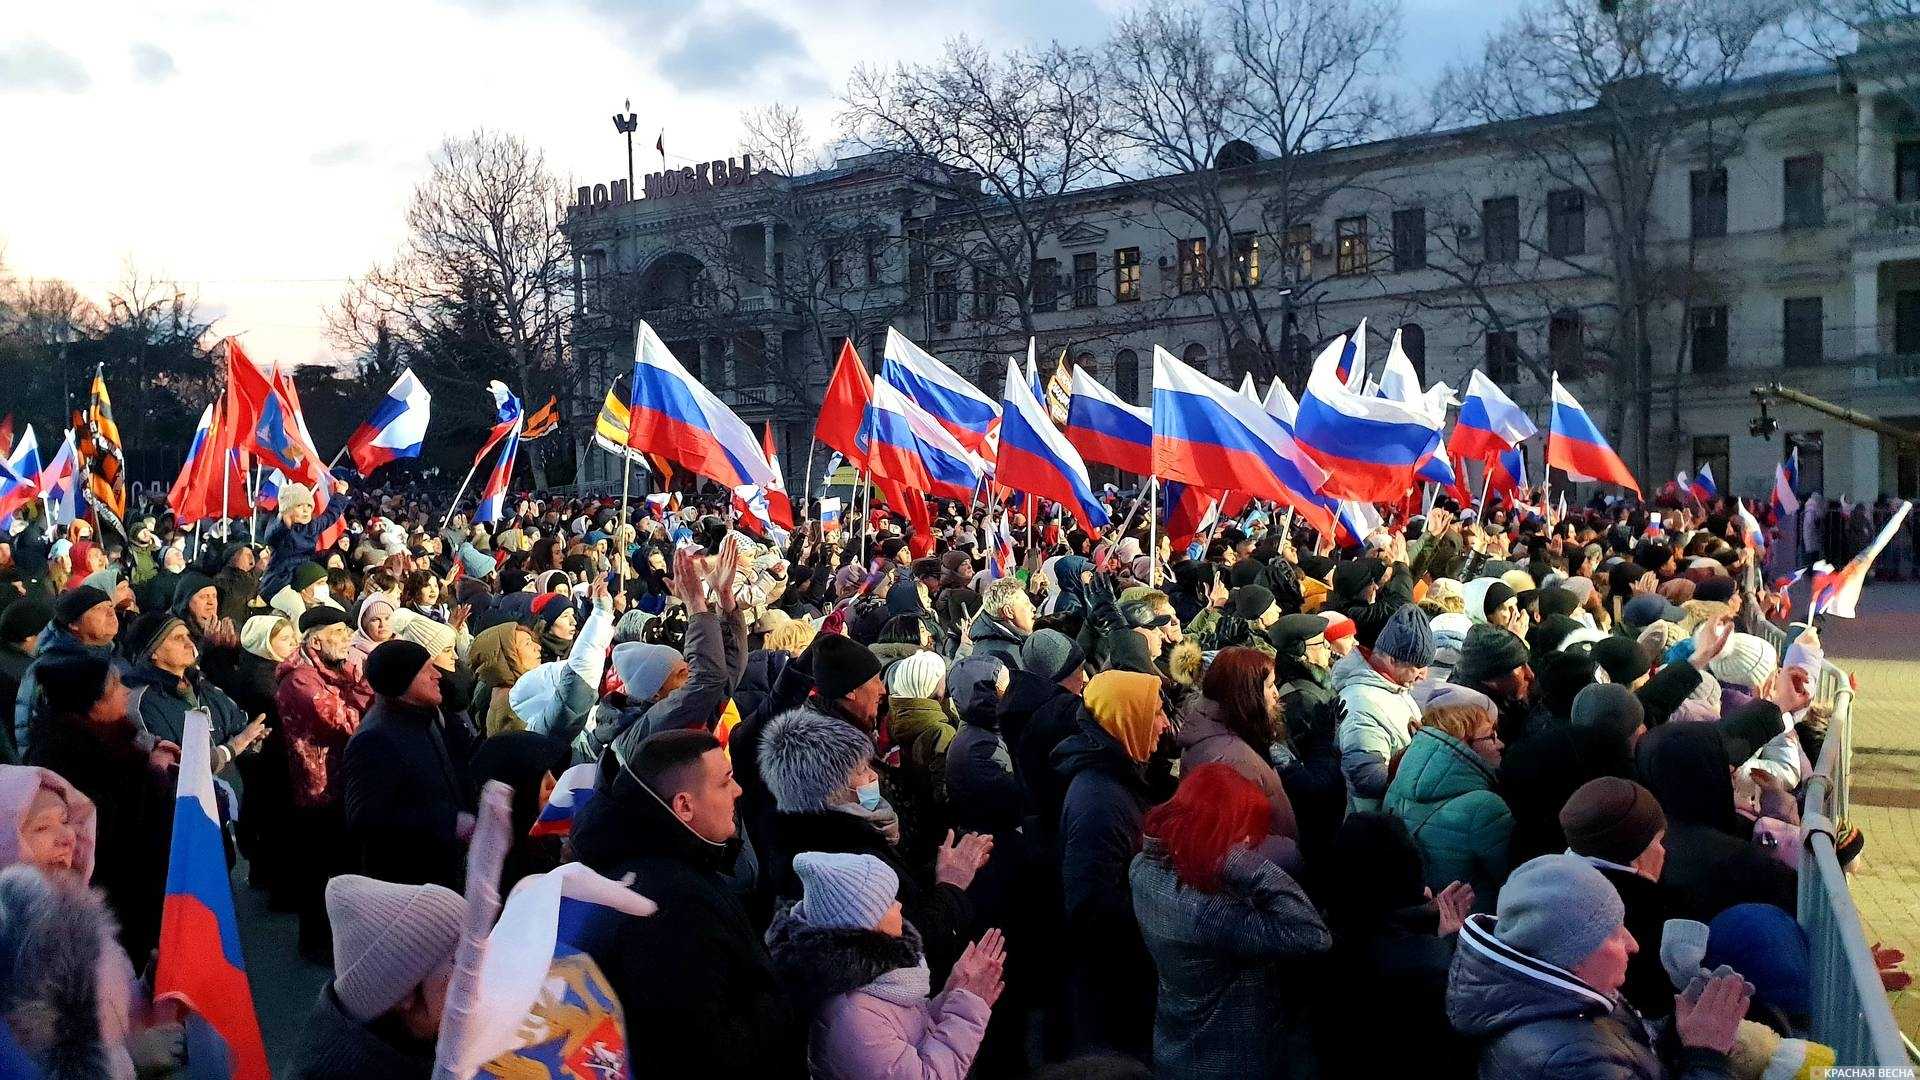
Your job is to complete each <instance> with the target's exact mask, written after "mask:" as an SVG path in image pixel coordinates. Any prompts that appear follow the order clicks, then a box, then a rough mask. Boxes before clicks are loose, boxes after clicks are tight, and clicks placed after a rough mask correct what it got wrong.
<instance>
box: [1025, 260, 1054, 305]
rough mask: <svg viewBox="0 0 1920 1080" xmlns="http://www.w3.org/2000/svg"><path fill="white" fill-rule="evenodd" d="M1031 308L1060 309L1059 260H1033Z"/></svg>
mask: <svg viewBox="0 0 1920 1080" xmlns="http://www.w3.org/2000/svg"><path fill="white" fill-rule="evenodd" d="M1031 285H1032V292H1031V293H1029V295H1030V296H1032V297H1033V310H1035V311H1058V310H1059V309H1060V260H1058V259H1035V260H1033V279H1032V282H1031Z"/></svg>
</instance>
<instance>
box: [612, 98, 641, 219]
mask: <svg viewBox="0 0 1920 1080" xmlns="http://www.w3.org/2000/svg"><path fill="white" fill-rule="evenodd" d="M625 108H626V110H627V111H626V114H625V115H624V116H623V115H621V114H620V113H614V114H613V130H615V131H617V132H619V133H620V134H622V135H625V136H626V137H627V198H629V199H637V198H639V197H640V192H639V191H638V190H636V189H635V188H634V186H633V133H634V130H635V129H636V128H638V127H639V126H640V114H639V113H637V112H634V111H633V99H632V98H628V99H627V100H626V102H625Z"/></svg>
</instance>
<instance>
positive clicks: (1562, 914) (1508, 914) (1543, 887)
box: [1493, 852, 1627, 968]
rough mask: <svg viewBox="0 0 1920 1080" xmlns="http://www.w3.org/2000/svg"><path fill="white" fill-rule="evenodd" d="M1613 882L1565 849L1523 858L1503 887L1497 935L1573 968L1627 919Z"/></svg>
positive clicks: (1538, 956) (1530, 953)
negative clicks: (1533, 857) (1559, 851)
mask: <svg viewBox="0 0 1920 1080" xmlns="http://www.w3.org/2000/svg"><path fill="white" fill-rule="evenodd" d="M1626 918H1627V909H1626V906H1625V905H1624V904H1622V903H1621V902H1620V894H1619V893H1618V892H1616V891H1615V890H1614V887H1613V883H1612V882H1609V881H1608V880H1607V879H1606V878H1605V877H1602V876H1601V874H1600V871H1598V870H1596V869H1594V868H1593V864H1592V863H1589V862H1588V861H1587V860H1585V859H1583V858H1581V857H1580V856H1578V855H1573V854H1569V853H1566V852H1562V853H1560V854H1558V855H1542V856H1540V857H1539V858H1537V859H1529V860H1528V861H1526V862H1524V863H1521V864H1520V868H1519V869H1517V870H1515V871H1514V872H1513V873H1512V875H1511V876H1509V877H1508V878H1507V883H1506V884H1505V885H1502V886H1501V887H1500V901H1499V905H1498V907H1496V908H1495V910H1494V926H1493V936H1494V937H1497V938H1499V939H1500V940H1501V941H1503V942H1505V943H1506V944H1508V945H1511V946H1513V947H1514V948H1516V949H1518V950H1520V951H1521V952H1523V953H1526V954H1527V955H1528V956H1531V957H1533V958H1534V959H1536V960H1544V961H1546V962H1547V963H1549V964H1553V965H1554V966H1556V967H1562V968H1572V967H1575V966H1577V965H1578V964H1579V963H1580V962H1581V961H1582V960H1585V959H1586V958H1587V957H1589V956H1592V955H1593V953H1594V950H1596V949H1598V948H1599V947H1600V946H1601V944H1602V943H1604V942H1605V941H1606V940H1607V939H1608V938H1610V937H1612V936H1613V932H1614V931H1615V930H1618V929H1620V927H1621V925H1622V924H1623V923H1624V922H1625V921H1626Z"/></svg>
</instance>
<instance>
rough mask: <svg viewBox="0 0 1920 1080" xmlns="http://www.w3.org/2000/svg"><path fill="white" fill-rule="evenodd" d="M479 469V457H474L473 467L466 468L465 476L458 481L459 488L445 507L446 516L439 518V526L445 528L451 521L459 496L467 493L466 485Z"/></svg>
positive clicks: (471, 480) (458, 502)
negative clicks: (451, 501)
mask: <svg viewBox="0 0 1920 1080" xmlns="http://www.w3.org/2000/svg"><path fill="white" fill-rule="evenodd" d="M479 471H480V459H479V458H475V459H474V461H473V467H472V468H470V469H468V470H467V478H466V479H465V480H462V481H460V490H458V491H456V492H454V493H453V505H451V506H449V507H447V516H446V517H444V518H441V519H440V527H441V528H443V529H444V528H446V527H447V526H448V525H450V524H452V522H453V512H454V510H455V509H457V508H458V507H459V506H460V497H461V496H463V495H465V494H466V493H467V485H468V484H471V483H473V474H474V473H476V472H479Z"/></svg>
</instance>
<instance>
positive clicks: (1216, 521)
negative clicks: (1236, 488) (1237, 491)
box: [1207, 488, 1233, 547]
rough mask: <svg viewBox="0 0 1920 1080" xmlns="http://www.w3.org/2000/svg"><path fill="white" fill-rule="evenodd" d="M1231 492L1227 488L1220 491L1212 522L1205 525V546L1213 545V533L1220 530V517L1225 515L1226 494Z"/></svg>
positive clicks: (1230, 489)
mask: <svg viewBox="0 0 1920 1080" xmlns="http://www.w3.org/2000/svg"><path fill="white" fill-rule="evenodd" d="M1231 494H1233V489H1232V488H1228V489H1226V490H1225V491H1222V492H1221V493H1220V501H1219V503H1217V504H1216V505H1215V506H1214V510H1213V524H1211V525H1209V526H1207V547H1212V546H1213V534H1214V533H1217V532H1219V531H1220V519H1221V518H1223V517H1226V516H1227V496H1229V495H1231Z"/></svg>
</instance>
